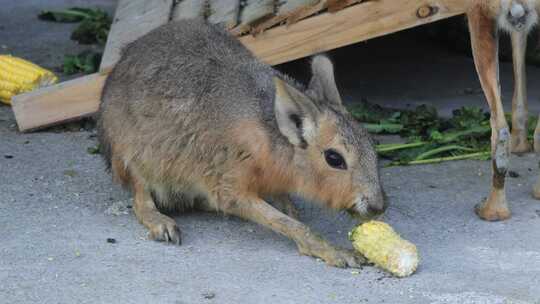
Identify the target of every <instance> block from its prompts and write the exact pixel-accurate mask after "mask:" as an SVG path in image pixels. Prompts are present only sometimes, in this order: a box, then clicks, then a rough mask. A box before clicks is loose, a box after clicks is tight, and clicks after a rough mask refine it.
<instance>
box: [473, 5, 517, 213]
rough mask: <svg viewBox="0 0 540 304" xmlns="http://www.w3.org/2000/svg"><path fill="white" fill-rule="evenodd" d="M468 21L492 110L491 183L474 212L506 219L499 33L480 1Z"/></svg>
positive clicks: (505, 140)
mask: <svg viewBox="0 0 540 304" xmlns="http://www.w3.org/2000/svg"><path fill="white" fill-rule="evenodd" d="M468 20H469V29H470V32H471V45H472V49H473V57H474V62H475V65H476V70H477V72H478V76H479V78H480V83H481V85H482V89H483V91H484V94H485V96H486V99H487V101H488V104H489V108H490V111H491V120H490V123H491V157H492V171H493V178H492V186H491V192H490V194H489V196H488V198H487V199H486V201H484V202H482V203H480V204H478V205H476V207H475V211H476V214H477V215H478V216H479V217H480V218H482V219H484V220H488V221H496V220H504V219H507V218H509V217H510V210H509V209H508V205H507V203H506V193H505V187H504V182H505V176H506V171H507V168H508V163H509V153H510V143H509V142H510V132H509V129H508V124H507V123H506V119H505V117H504V110H503V107H502V102H501V93H500V85H499V60H498V32H497V28H496V24H495V23H496V22H495V20H494V19H493V18H492V17H490V16H488V14H487V13H486V12H485V11H484V10H483V7H482V5H481V4H477V5H474V6H473V7H472V8H471V9H470V11H469V12H468Z"/></svg>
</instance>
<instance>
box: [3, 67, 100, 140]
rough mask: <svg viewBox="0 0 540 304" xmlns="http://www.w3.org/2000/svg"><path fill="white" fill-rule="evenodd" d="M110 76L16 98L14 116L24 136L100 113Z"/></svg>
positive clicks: (85, 78)
mask: <svg viewBox="0 0 540 304" xmlns="http://www.w3.org/2000/svg"><path fill="white" fill-rule="evenodd" d="M106 78H107V74H101V73H95V74H91V75H88V76H84V77H81V78H77V79H74V80H70V81H65V82H62V83H59V84H56V85H53V86H50V87H45V88H42V89H40V90H37V91H33V92H29V93H25V94H21V95H16V96H14V97H13V99H12V107H13V112H14V113H15V118H16V119H17V124H18V126H19V130H20V131H22V132H25V131H31V130H34V129H38V128H43V127H47V126H51V125H54V124H59V123H62V122H67V121H72V120H76V119H79V118H81V117H85V116H89V115H91V114H93V113H95V112H97V110H98V108H99V101H100V99H101V91H102V89H103V85H104V84H105V79H106Z"/></svg>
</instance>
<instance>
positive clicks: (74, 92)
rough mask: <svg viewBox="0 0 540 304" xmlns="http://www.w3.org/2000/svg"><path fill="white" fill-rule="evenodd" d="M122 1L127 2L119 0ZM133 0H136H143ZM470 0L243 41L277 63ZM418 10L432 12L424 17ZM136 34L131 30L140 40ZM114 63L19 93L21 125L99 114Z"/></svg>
mask: <svg viewBox="0 0 540 304" xmlns="http://www.w3.org/2000/svg"><path fill="white" fill-rule="evenodd" d="M124 1H127V0H121V2H124ZM131 1H133V3H136V2H138V1H140V0H131ZM158 1H166V0H158ZM167 1H168V0H167ZM171 1H172V0H171ZM467 1H469V0H399V1H398V0H374V1H368V2H365V3H364V2H363V3H360V4H357V5H354V6H350V7H348V8H346V9H343V10H341V11H338V12H336V13H323V14H320V15H317V16H313V17H311V18H307V19H304V20H302V21H299V22H298V23H295V24H293V25H290V26H279V27H276V28H272V29H270V30H268V31H266V32H264V33H262V34H260V35H258V36H256V37H253V36H244V37H241V38H240V41H241V42H242V43H244V45H246V47H247V48H248V49H250V50H251V51H252V52H253V53H254V54H255V55H256V56H257V57H259V58H260V59H261V60H262V61H264V62H266V63H268V64H272V65H274V64H279V63H283V62H286V61H290V60H294V59H297V58H301V57H305V56H309V55H312V54H315V53H319V52H323V51H327V50H330V49H334V48H338V47H341V46H344V45H348V44H352V43H355V42H359V41H363V40H367V39H371V38H374V37H378V36H382V35H385V34H389V33H393V32H396V31H399V30H402V29H406V28H410V27H413V26H416V25H421V24H425V23H429V22H433V21H436V20H439V19H443V18H447V17H451V16H454V15H458V14H462V13H464V11H465V8H466V4H467V3H466V2H467ZM152 3H154V2H153V1H152ZM426 7H427V8H428V9H427V10H426ZM419 11H421V12H429V13H428V14H427V15H426V14H425V13H419ZM418 16H424V17H418ZM147 29H148V28H147ZM125 30H126V31H127V30H128V29H125ZM130 35H131V36H130ZM133 35H134V34H128V36H130V37H131V38H132V39H136V38H133V37H134V36H133ZM110 37H111V36H109V38H110ZM123 41H124V42H125V41H127V40H123ZM130 41H131V40H130ZM130 41H129V42H130ZM110 43H113V42H112V41H111V42H110ZM118 45H119V44H116V47H118ZM116 56H117V55H116ZM116 58H117V57H116ZM116 60H117V59H116ZM114 63H116V61H109V64H112V65H114ZM112 65H110V66H108V68H106V69H105V70H104V71H102V72H101V73H97V74H92V75H89V76H85V77H82V78H79V79H75V80H72V81H68V82H64V83H60V84H58V85H55V86H51V87H47V88H43V89H40V90H37V91H34V92H30V93H26V94H23V95H18V96H15V97H14V98H13V110H14V112H15V117H16V119H17V123H18V124H19V129H20V130H21V131H28V130H33V129H37V128H41V127H45V126H50V125H53V124H58V123H61V122H66V121H70V120H74V119H77V118H80V117H84V116H88V115H90V114H92V113H94V112H96V111H97V109H98V107H99V103H100V98H101V91H102V88H103V84H104V82H105V79H106V74H107V73H108V72H109V71H110V68H109V67H112Z"/></svg>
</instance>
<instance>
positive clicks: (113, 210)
mask: <svg viewBox="0 0 540 304" xmlns="http://www.w3.org/2000/svg"><path fill="white" fill-rule="evenodd" d="M132 201H133V200H132V199H128V200H123V201H117V202H114V203H113V204H112V205H111V206H110V207H109V208H107V210H105V214H107V215H114V216H120V215H126V214H128V213H129V209H130V208H131V206H132Z"/></svg>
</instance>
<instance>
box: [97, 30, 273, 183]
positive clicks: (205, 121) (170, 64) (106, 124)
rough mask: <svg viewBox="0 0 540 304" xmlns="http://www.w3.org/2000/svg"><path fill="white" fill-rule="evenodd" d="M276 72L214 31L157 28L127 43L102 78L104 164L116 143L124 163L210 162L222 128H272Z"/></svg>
mask: <svg viewBox="0 0 540 304" xmlns="http://www.w3.org/2000/svg"><path fill="white" fill-rule="evenodd" d="M275 74H276V72H275V71H274V70H273V69H272V68H271V67H269V66H267V65H265V64H263V63H260V62H259V61H258V60H256V59H255V58H254V57H253V55H252V54H251V53H250V52H249V51H248V50H247V49H246V48H245V47H244V46H243V45H242V44H241V43H240V42H239V41H238V40H237V39H235V38H234V37H232V36H230V35H229V34H228V33H227V32H226V31H225V30H222V29H221V28H219V27H217V26H212V25H207V24H206V23H204V22H203V21H201V20H191V21H181V22H173V23H170V24H167V25H165V26H162V27H160V28H158V29H156V30H154V31H152V32H150V33H149V34H147V35H145V36H143V37H142V38H141V39H139V40H137V41H135V42H133V43H132V44H130V45H129V46H127V47H126V48H125V50H124V51H123V54H122V58H121V60H120V61H119V62H118V64H117V65H116V66H115V68H114V69H113V71H112V72H111V74H110V76H109V78H108V80H107V83H106V85H105V88H104V92H103V96H102V104H101V107H100V119H99V123H98V128H99V133H100V134H99V135H100V138H101V143H102V148H103V151H104V156H105V158H106V159H107V160H108V162H109V164H110V161H111V154H112V151H111V149H113V148H114V147H112V146H111V143H112V142H114V144H115V145H117V146H118V147H117V149H123V151H122V153H116V154H121V155H123V158H124V159H123V160H122V161H123V162H126V159H128V160H137V159H141V158H142V159H144V163H146V164H148V165H151V164H150V163H151V162H149V160H150V159H151V158H154V159H155V161H158V160H159V161H160V162H161V163H160V164H157V163H153V164H152V165H160V166H170V165H168V164H172V163H174V159H175V158H179V157H180V158H184V161H185V160H186V159H192V160H195V159H193V158H194V157H199V158H204V157H206V158H212V157H214V156H215V154H216V150H219V149H221V148H223V147H220V143H224V142H227V138H224V137H226V136H231V132H223V131H224V130H231V129H234V128H238V126H236V124H238V123H239V122H246V121H251V122H253V123H255V124H257V125H259V126H264V128H270V129H277V126H276V125H275V121H274V119H273V98H274V94H275V92H274V91H275V89H274V87H273V82H272V78H273V76H274V75H275ZM226 133H227V134H226ZM265 133H266V132H265ZM270 133H272V132H270ZM180 153H182V154H183V155H180ZM200 161H201V163H207V162H208V161H210V159H206V160H205V161H204V162H203V161H202V159H200ZM141 170H143V169H141ZM160 173H164V172H163V170H162V171H161V172H160Z"/></svg>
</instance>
